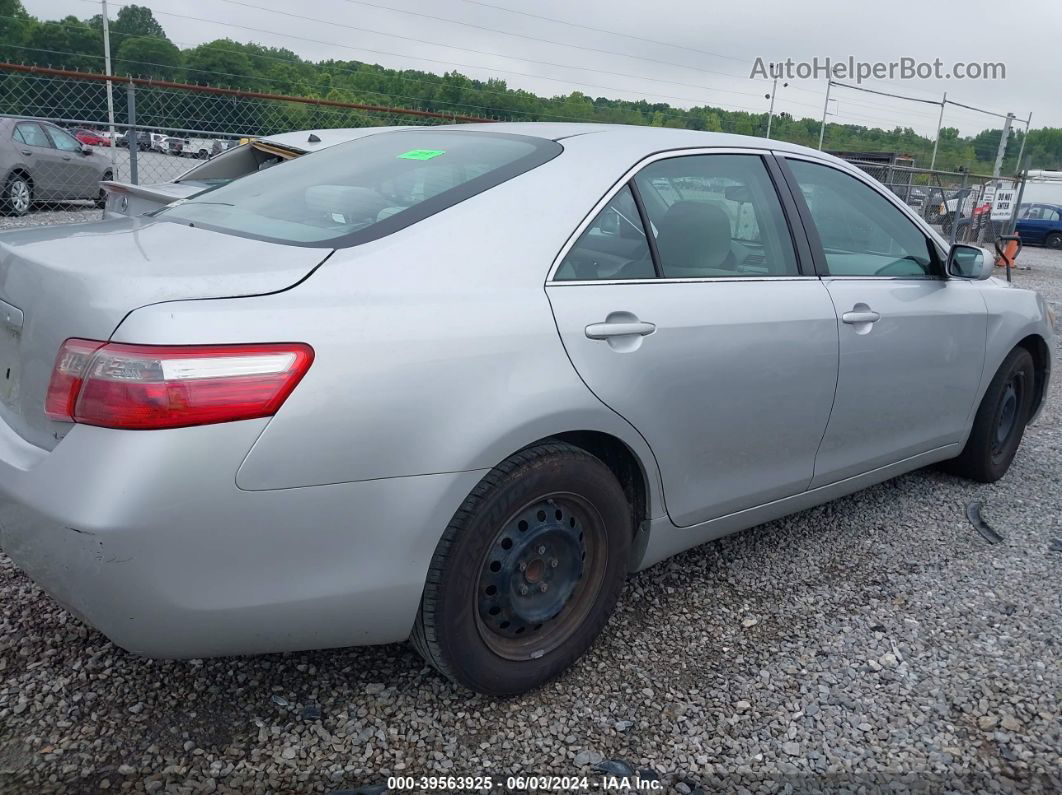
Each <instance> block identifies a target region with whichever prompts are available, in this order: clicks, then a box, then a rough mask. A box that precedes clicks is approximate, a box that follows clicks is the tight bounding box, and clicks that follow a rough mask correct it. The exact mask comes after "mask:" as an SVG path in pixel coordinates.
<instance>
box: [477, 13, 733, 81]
mask: <svg viewBox="0 0 1062 795" xmlns="http://www.w3.org/2000/svg"><path fill="white" fill-rule="evenodd" d="M462 2H464V3H469V4H471V5H476V6H483V7H484V8H493V9H495V10H496V11H505V12H507V13H509V14H519V15H520V16H522V17H530V18H531V19H542V20H545V21H547V22H556V23H557V24H560V25H568V26H570V27H573V28H580V29H582V30H591V31H594V32H595V33H607V34H608V35H610V36H622V37H623V38H625V39H631V40H633V41H642V42H645V43H646V44H656V45H659V46H661V47H673V48H675V49H676V50H686V51H687V52H695V53H698V54H699V55H709V56H711V57H713V58H725V59H726V60H728V61H738V62H740V63H748V60H747V59H745V58H738V57H736V56H734V55H724V54H723V53H719V52H711V51H710V50H700V49H697V48H696V47H687V46H685V45H682V44H675V43H673V42H666V41H657V40H656V39H647V38H645V37H644V36H634V35H632V34H630V33H621V32H619V31H616V30H606V29H605V28H596V27H594V26H593V25H583V24H581V23H579V22H571V21H569V20H566V19H557V18H556V17H547V16H544V15H543V14H532V13H531V12H530V11H519V10H517V9H515V8H506V7H505V6H497V5H493V4H492V3H484V2H480V0H462ZM688 68H693V67H688Z"/></svg>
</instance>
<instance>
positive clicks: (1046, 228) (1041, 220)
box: [1015, 204, 1062, 249]
mask: <svg viewBox="0 0 1062 795" xmlns="http://www.w3.org/2000/svg"><path fill="white" fill-rule="evenodd" d="M1015 232H1017V234H1018V236H1019V237H1021V242H1022V243H1023V244H1024V243H1034V244H1036V245H1039V246H1047V247H1048V248H1059V249H1062V204H1023V205H1022V206H1021V209H1020V210H1019V211H1018V220H1017V223H1016V224H1015Z"/></svg>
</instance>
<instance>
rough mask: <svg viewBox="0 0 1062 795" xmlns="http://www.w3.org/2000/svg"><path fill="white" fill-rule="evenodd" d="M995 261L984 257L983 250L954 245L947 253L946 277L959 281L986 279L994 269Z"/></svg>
mask: <svg viewBox="0 0 1062 795" xmlns="http://www.w3.org/2000/svg"><path fill="white" fill-rule="evenodd" d="M995 266H996V264H995V261H993V260H992V259H991V258H990V257H986V256H985V252H984V249H980V248H977V247H976V246H965V245H963V244H962V243H956V244H955V245H954V246H952V247H951V251H949V252H948V275H949V276H955V277H957V278H959V279H987V278H988V277H989V276H991V275H992V273H993V271H994V269H995Z"/></svg>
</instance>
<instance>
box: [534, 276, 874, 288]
mask: <svg viewBox="0 0 1062 795" xmlns="http://www.w3.org/2000/svg"><path fill="white" fill-rule="evenodd" d="M819 278H820V277H818V276H806V275H797V276H698V277H696V278H688V279H674V278H662V279H578V280H577V279H571V280H567V279H563V280H561V281H555V282H546V286H547V287H552V286H568V285H569V284H570V285H572V286H573V287H588V286H590V285H592V284H700V283H702V282H711V283H712V284H721V283H732V282H817V281H819ZM884 278H893V277H884Z"/></svg>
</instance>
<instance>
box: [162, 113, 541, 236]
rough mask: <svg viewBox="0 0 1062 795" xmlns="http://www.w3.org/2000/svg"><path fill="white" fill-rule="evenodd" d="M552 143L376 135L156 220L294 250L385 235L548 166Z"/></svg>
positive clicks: (436, 134) (415, 133) (179, 205)
mask: <svg viewBox="0 0 1062 795" xmlns="http://www.w3.org/2000/svg"><path fill="white" fill-rule="evenodd" d="M561 151H562V148H561V146H560V144H558V143H556V142H555V141H550V140H546V139H544V138H533V137H530V136H524V135H508V134H503V133H490V132H471V131H469V132H462V131H448V130H424V131H420V130H410V131H402V132H390V133H379V134H376V135H370V136H367V137H365V138H359V139H357V140H354V141H350V142H348V143H345V144H339V145H337V146H333V147H329V148H328V149H324V150H322V151H320V152H315V153H313V154H309V155H304V156H303V157H299V158H296V159H294V160H290V161H288V162H286V163H280V164H278V165H276V166H274V167H272V168H269V169H267V170H264V171H260V172H258V173H255V174H251V175H249V176H246V177H243V178H242V179H238V180H235V181H233V182H230V183H228V184H226V185H222V186H220V187H218V188H215V189H213V190H208V191H206V192H204V193H201V194H199V195H198V196H196V197H195V198H192V199H188V200H185V201H179V202H176V203H174V204H171V205H169V206H167V207H165V208H163V209H162V210H160V211H158V212H157V213H156V217H157V218H158V219H159V220H165V221H173V222H176V223H185V224H189V225H191V226H195V227H199V228H203V229H210V230H214V231H218V232H226V233H229V234H234V235H239V236H241V237H252V238H256V239H260V240H270V241H274V242H279V243H288V244H291V245H297V246H318V247H322V248H325V247H327V248H346V247H349V246H354V245H358V244H359V243H366V242H368V241H370V240H375V239H377V238H380V237H383V236H385V235H389V234H391V233H392V232H396V231H398V230H399V229H402V228H404V227H406V226H409V225H410V224H414V223H416V222H417V221H420V220H422V219H424V218H427V217H428V216H430V215H434V214H435V213H437V212H440V211H441V210H444V209H446V208H447V207H450V206H452V205H454V204H456V203H458V202H460V201H463V200H465V199H467V198H469V197H471V196H474V195H476V194H477V193H481V192H482V191H485V190H487V189H489V188H492V187H494V186H495V185H498V184H500V183H502V182H504V181H506V180H508V179H511V178H513V177H515V176H517V175H518V174H522V173H524V172H525V171H528V170H529V169H532V168H534V167H536V166H539V165H541V164H542V163H545V162H547V161H548V160H551V159H553V158H554V157H556V156H557V155H558V154H560V152H561Z"/></svg>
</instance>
